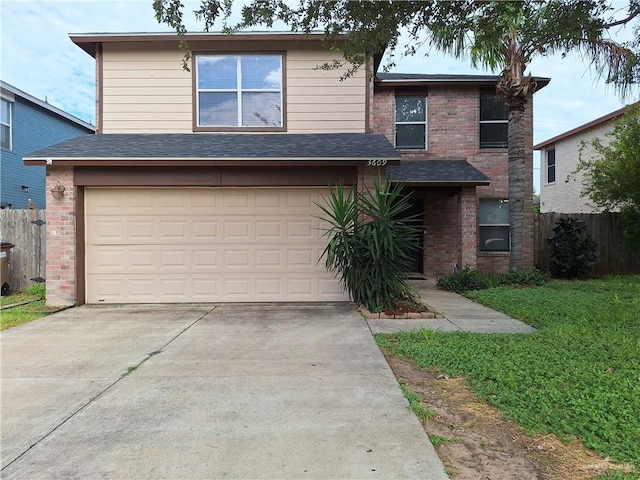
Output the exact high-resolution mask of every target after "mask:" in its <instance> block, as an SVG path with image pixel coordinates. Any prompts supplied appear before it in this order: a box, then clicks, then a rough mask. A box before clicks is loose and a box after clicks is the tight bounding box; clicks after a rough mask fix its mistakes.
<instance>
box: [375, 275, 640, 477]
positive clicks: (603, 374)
mask: <svg viewBox="0 0 640 480" xmlns="http://www.w3.org/2000/svg"><path fill="white" fill-rule="evenodd" d="M468 296H469V297H470V298H472V299H474V300H476V301H478V302H479V303H482V304H484V305H487V306H490V307H492V308H495V309H497V310H501V311H503V312H505V313H507V314H509V315H511V316H513V317H516V318H520V319H522V320H524V321H526V322H527V323H529V324H531V325H533V326H534V327H535V328H537V329H538V332H537V333H535V334H532V335H522V334H520V335H517V334H501V335H483V334H473V333H466V332H458V333H444V332H434V331H426V330H423V331H420V332H412V333H401V334H396V335H383V334H379V335H376V339H377V341H378V343H379V344H380V345H381V346H382V347H385V348H387V349H389V350H390V351H391V353H393V354H396V355H402V356H405V357H408V358H411V359H412V360H413V361H415V362H416V363H417V364H418V365H420V366H423V367H436V368H438V369H439V370H441V371H443V372H445V373H447V374H449V375H464V376H465V377H466V378H467V380H468V382H469V384H470V385H471V387H472V388H473V389H474V390H475V391H476V393H477V394H478V395H479V396H480V397H481V398H484V399H486V400H489V401H490V402H491V403H493V404H495V405H496V406H498V407H499V408H501V409H502V410H503V411H504V412H505V414H506V416H508V417H510V418H512V419H514V420H515V421H517V422H518V423H519V424H520V425H522V426H523V427H524V428H525V429H526V430H527V431H529V432H540V433H547V432H552V433H555V434H556V435H558V436H559V437H560V438H562V439H565V440H567V441H570V440H572V439H575V438H580V439H582V440H583V442H584V445H585V446H586V447H587V448H590V449H593V450H595V451H598V452H600V453H602V454H603V455H605V456H610V457H611V458H612V459H614V460H616V461H620V462H631V463H633V464H635V465H636V467H640V276H633V277H615V278H610V279H606V280H590V281H580V282H579V281H575V282H570V281H553V282H550V283H548V284H547V285H545V286H543V287H536V288H511V287H501V288H493V289H488V290H480V291H476V292H469V293H468ZM629 478H632V477H629ZM633 478H635V477H633Z"/></svg>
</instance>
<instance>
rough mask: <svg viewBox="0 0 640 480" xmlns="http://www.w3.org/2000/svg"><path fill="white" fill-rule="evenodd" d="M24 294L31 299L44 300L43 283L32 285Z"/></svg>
mask: <svg viewBox="0 0 640 480" xmlns="http://www.w3.org/2000/svg"><path fill="white" fill-rule="evenodd" d="M24 293H25V294H27V295H29V296H33V297H39V298H41V299H42V298H44V296H45V286H44V283H34V284H33V285H31V286H30V287H29V288H28V289H27V290H25V292H24Z"/></svg>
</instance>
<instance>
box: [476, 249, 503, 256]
mask: <svg viewBox="0 0 640 480" xmlns="http://www.w3.org/2000/svg"><path fill="white" fill-rule="evenodd" d="M510 255H511V252H485V251H483V250H480V251H479V252H478V256H479V257H508V256H510Z"/></svg>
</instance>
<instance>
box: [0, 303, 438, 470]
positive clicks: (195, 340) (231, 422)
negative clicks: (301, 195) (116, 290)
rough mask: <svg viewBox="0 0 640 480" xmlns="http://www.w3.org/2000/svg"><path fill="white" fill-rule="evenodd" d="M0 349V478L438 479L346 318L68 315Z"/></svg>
mask: <svg viewBox="0 0 640 480" xmlns="http://www.w3.org/2000/svg"><path fill="white" fill-rule="evenodd" d="M0 335H1V336H0V347H1V349H2V350H1V360H2V397H1V406H2V417H1V420H2V424H1V426H2V443H1V447H2V459H1V461H2V475H1V476H2V478H6V479H13V478H20V479H24V478H29V479H36V478H46V479H54V478H65V479H69V478H92V479H98V478H109V479H146V478H171V479H196V478H322V479H328V478H421V479H445V478H447V476H446V475H445V473H444V467H443V465H442V463H441V462H440V460H439V458H438V457H437V455H436V454H435V451H434V450H433V447H432V446H431V444H430V442H429V440H428V438H427V436H426V434H425V433H424V431H423V429H422V427H421V425H420V423H419V421H418V420H417V418H416V417H415V416H414V415H413V413H411V412H410V411H409V410H408V409H407V401H406V400H405V399H404V397H403V396H402V393H401V391H400V389H399V387H398V384H397V382H396V380H395V378H394V376H393V374H392V372H391V370H390V369H389V367H388V365H387V363H386V362H385V359H384V357H383V356H382V354H381V352H380V351H379V349H378V347H377V346H376V345H375V343H374V341H373V338H372V336H371V332H370V331H369V329H368V326H367V324H366V322H365V321H364V320H363V319H362V318H361V317H360V315H359V314H357V313H356V312H354V310H353V308H352V306H351V305H348V304H318V305H224V306H219V307H216V308H213V307H212V306H210V305H186V306H167V305H162V306H136V307H134V306H126V307H107V306H100V307H91V306H83V307H79V308H74V309H71V310H66V311H64V312H60V313H57V314H55V315H52V316H50V317H47V318H45V319H42V320H39V321H36V322H32V323H30V324H25V325H22V326H20V327H15V328H12V329H9V330H6V331H4V332H2V333H1V334H0Z"/></svg>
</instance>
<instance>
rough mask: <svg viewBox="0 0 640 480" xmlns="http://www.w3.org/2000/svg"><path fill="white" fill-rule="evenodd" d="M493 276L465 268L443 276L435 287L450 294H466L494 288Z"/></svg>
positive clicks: (468, 267) (471, 268)
mask: <svg viewBox="0 0 640 480" xmlns="http://www.w3.org/2000/svg"><path fill="white" fill-rule="evenodd" d="M495 281H496V280H495V275H491V274H489V273H484V272H481V271H480V270H476V269H475V268H473V267H470V266H468V265H467V266H466V267H464V268H463V269H462V270H460V271H458V272H456V273H451V274H448V275H443V276H442V277H440V278H438V280H437V282H436V285H437V286H438V288H440V289H442V290H449V291H450V292H457V293H462V292H468V291H470V290H484V289H485V288H489V287H494V286H496V283H495Z"/></svg>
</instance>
